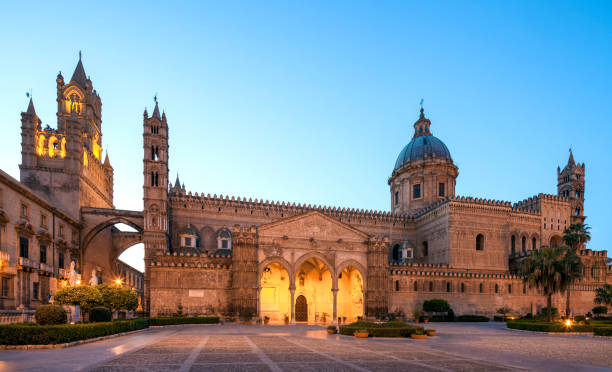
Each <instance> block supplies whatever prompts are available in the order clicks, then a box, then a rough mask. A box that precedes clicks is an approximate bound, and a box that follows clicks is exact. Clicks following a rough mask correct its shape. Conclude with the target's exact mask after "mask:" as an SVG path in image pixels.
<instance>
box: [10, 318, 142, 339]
mask: <svg viewBox="0 0 612 372" xmlns="http://www.w3.org/2000/svg"><path fill="white" fill-rule="evenodd" d="M147 325H148V323H147V320H146V319H135V320H122V321H116V322H106V323H86V324H60V325H44V326H43V325H40V326H39V325H36V326H31V325H25V324H8V325H3V326H0V344H1V345H48V344H63V343H66V342H73V341H79V340H85V339H88V338H94V337H101V336H108V335H112V334H115V333H121V332H129V331H135V330H138V329H144V328H147Z"/></svg>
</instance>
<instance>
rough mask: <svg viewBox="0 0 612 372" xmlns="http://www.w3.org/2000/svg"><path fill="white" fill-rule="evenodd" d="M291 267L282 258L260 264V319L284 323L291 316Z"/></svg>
mask: <svg viewBox="0 0 612 372" xmlns="http://www.w3.org/2000/svg"><path fill="white" fill-rule="evenodd" d="M289 267H290V266H289V265H288V262H287V261H285V260H284V259H283V258H282V257H276V259H274V258H269V259H267V260H265V261H264V262H262V263H260V264H259V267H258V274H259V276H258V277H259V283H258V290H257V292H258V296H257V298H258V301H257V307H258V313H259V317H260V318H264V317H268V318H269V319H270V320H272V321H282V320H284V319H285V317H290V316H291V308H292V306H291V305H292V296H291V292H290V288H291V283H292V282H293V280H292V278H291V276H292V275H291V271H290V270H288V268H289Z"/></svg>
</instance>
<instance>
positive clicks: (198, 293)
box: [189, 289, 204, 297]
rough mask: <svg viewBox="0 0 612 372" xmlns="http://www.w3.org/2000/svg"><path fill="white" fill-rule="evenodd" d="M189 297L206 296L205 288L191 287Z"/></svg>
mask: <svg viewBox="0 0 612 372" xmlns="http://www.w3.org/2000/svg"><path fill="white" fill-rule="evenodd" d="M189 297H204V290H203V289H190V290H189Z"/></svg>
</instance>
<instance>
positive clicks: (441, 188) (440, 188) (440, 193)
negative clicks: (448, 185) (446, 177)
mask: <svg viewBox="0 0 612 372" xmlns="http://www.w3.org/2000/svg"><path fill="white" fill-rule="evenodd" d="M438 196H444V183H442V182H440V183H439V184H438Z"/></svg>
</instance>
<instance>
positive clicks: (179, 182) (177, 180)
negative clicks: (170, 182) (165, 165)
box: [174, 172, 181, 188]
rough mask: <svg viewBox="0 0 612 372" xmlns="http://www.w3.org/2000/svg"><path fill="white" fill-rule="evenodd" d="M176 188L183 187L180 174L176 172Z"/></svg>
mask: <svg viewBox="0 0 612 372" xmlns="http://www.w3.org/2000/svg"><path fill="white" fill-rule="evenodd" d="M174 187H178V188H180V187H181V181H180V180H179V175H178V172H176V181H174Z"/></svg>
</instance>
